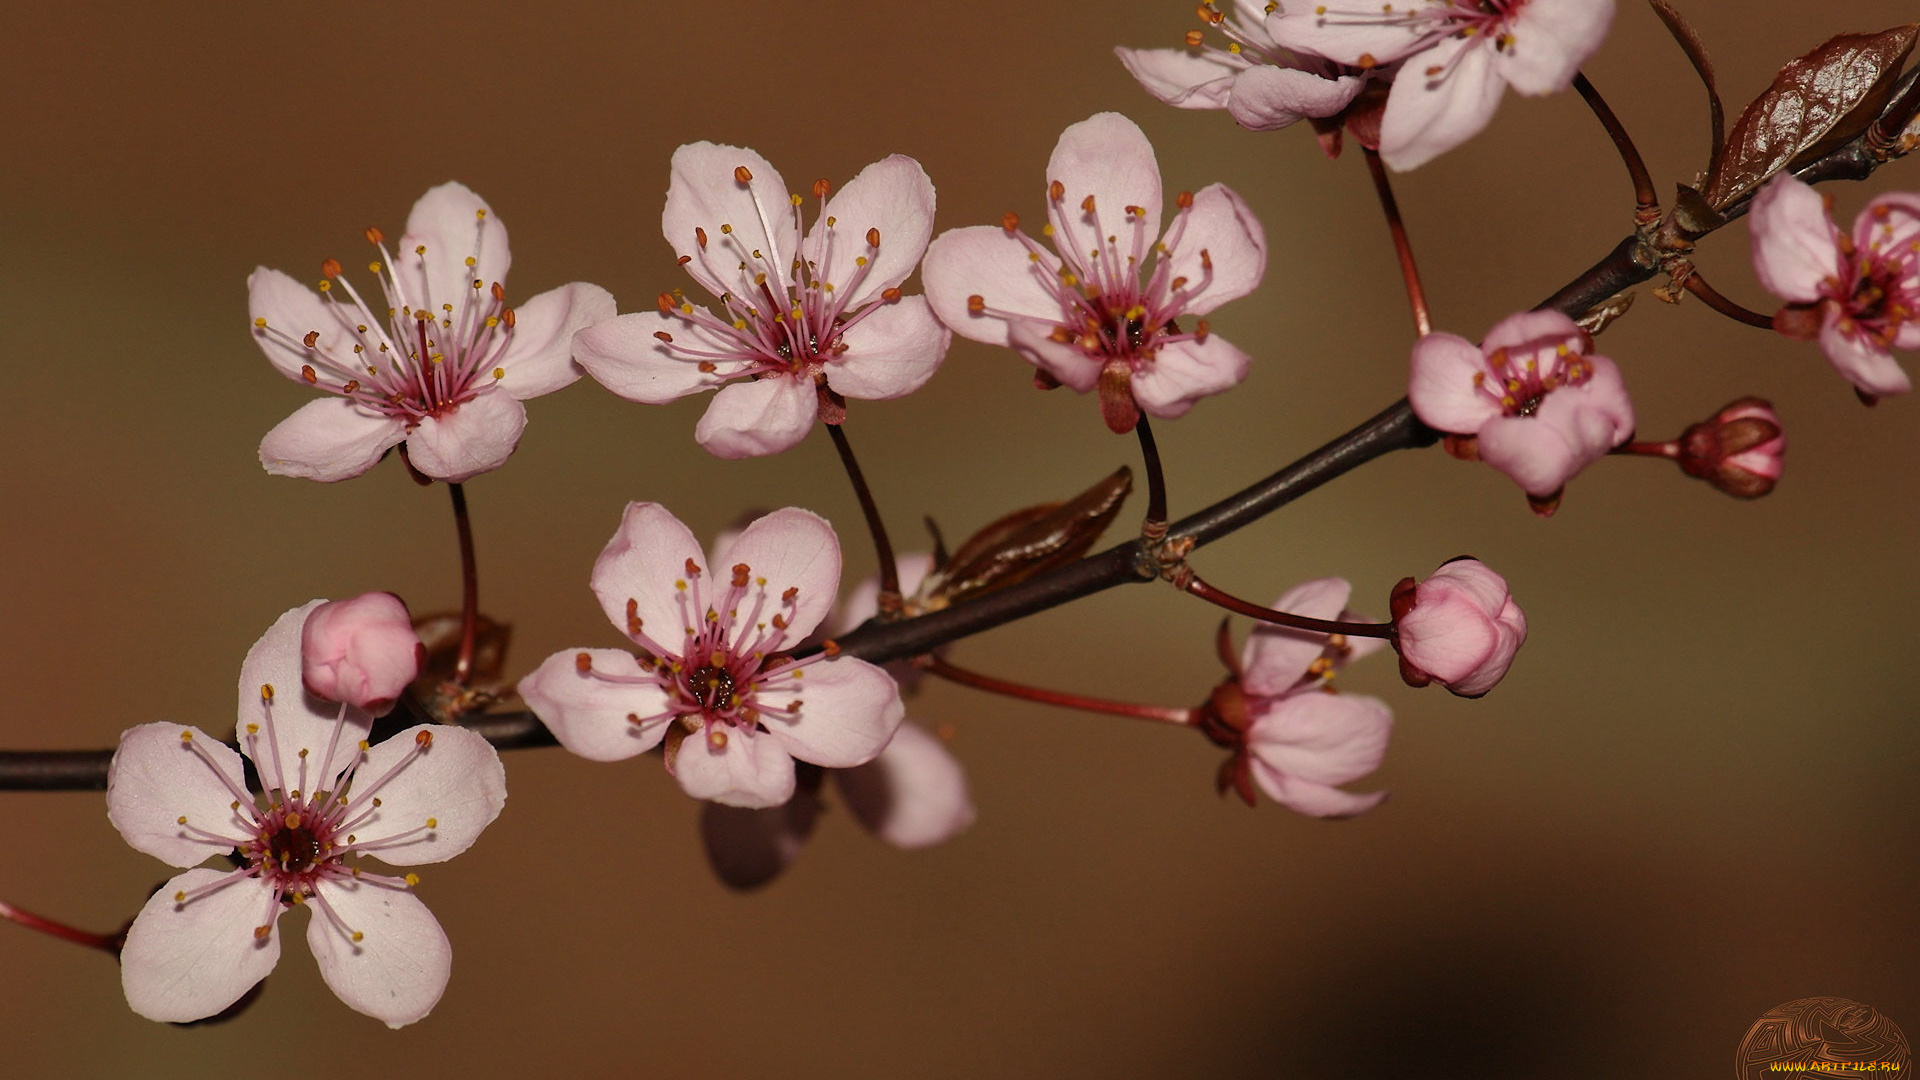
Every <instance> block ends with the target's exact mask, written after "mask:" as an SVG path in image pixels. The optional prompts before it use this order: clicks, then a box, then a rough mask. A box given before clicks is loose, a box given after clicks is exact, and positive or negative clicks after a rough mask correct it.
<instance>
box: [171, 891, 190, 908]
mask: <svg viewBox="0 0 1920 1080" xmlns="http://www.w3.org/2000/svg"><path fill="white" fill-rule="evenodd" d="M173 902H174V903H176V904H184V903H186V902H187V893H186V890H184V889H182V890H181V891H179V892H177V893H174V894H173Z"/></svg>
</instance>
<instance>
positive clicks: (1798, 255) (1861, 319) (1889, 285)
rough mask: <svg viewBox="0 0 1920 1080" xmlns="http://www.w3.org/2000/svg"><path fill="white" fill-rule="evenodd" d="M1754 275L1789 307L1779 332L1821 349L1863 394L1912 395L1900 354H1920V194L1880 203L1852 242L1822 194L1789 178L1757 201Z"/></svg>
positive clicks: (1860, 222)
mask: <svg viewBox="0 0 1920 1080" xmlns="http://www.w3.org/2000/svg"><path fill="white" fill-rule="evenodd" d="M1753 269H1754V273H1755V274H1757V275H1759V278H1760V283H1761V284H1762V285H1765V286H1766V287H1767V289H1768V290H1769V291H1771V292H1772V293H1773V294H1774V295H1776V296H1778V297H1780V298H1781V299H1783V300H1785V301H1787V304H1786V306H1785V307H1783V308H1781V309H1780V312H1779V313H1778V314H1777V315H1775V316H1774V317H1773V325H1774V328H1775V329H1777V330H1779V331H1780V332H1781V333H1783V334H1786V335H1787V336H1789V337H1796V338H1801V339H1804V340H1818V341H1819V342H1820V351H1821V352H1823V353H1825V354H1826V356H1827V360H1828V362H1829V363H1831V364H1832V365H1833V366H1834V369H1835V370H1836V371H1838V372H1840V374H1841V375H1843V376H1845V377H1846V379H1847V381H1848V382H1851V383H1852V384H1853V385H1854V386H1855V387H1857V388H1858V389H1859V391H1860V393H1862V394H1865V395H1868V396H1870V397H1879V396H1883V395H1887V394H1904V393H1906V392H1907V390H1908V389H1909V388H1911V387H1912V385H1913V384H1912V382H1911V381H1910V380H1909V379H1908V378H1907V373H1906V372H1905V371H1902V370H1901V369H1900V365H1899V364H1896V363H1895V362H1894V360H1893V354H1892V351H1891V350H1893V349H1895V348H1900V349H1920V195H1911V194H1906V193H1897V192H1896V193H1892V194H1887V195H1882V196H1880V197H1879V198H1877V199H1874V200H1873V201H1872V202H1870V203H1868V204H1867V208H1866V209H1865V210H1862V211H1861V212H1860V216H1859V217H1857V218H1854V219H1853V233H1852V235H1850V236H1849V235H1844V234H1842V233H1841V232H1840V230H1839V229H1837V228H1835V227H1834V225H1833V221H1832V219H1830V218H1829V217H1828V216H1827V207H1826V203H1825V201H1824V200H1822V199H1821V197H1820V195H1819V194H1818V193H1817V192H1815V191H1814V190H1813V189H1812V188H1811V187H1808V186H1807V185H1806V184H1804V183H1802V182H1800V181H1799V180H1796V179H1794V178H1793V177H1791V176H1788V175H1787V174H1785V173H1782V174H1780V175H1779V176H1777V177H1775V178H1774V179H1773V180H1771V181H1769V182H1768V183H1767V186H1766V187H1764V188H1762V189H1760V194H1759V195H1757V196H1755V197H1754V200H1753Z"/></svg>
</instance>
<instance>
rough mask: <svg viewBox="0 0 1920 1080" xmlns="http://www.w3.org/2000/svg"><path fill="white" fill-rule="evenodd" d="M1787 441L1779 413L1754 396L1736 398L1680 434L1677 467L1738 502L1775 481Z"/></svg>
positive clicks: (1754, 496)
mask: <svg viewBox="0 0 1920 1080" xmlns="http://www.w3.org/2000/svg"><path fill="white" fill-rule="evenodd" d="M1786 453H1787V437H1786V435H1785V434H1784V433H1783V431H1782V429H1781V426H1780V417H1779V414H1777V413H1775V412H1774V411H1773V406H1772V405H1771V404H1769V403H1767V402H1765V401H1763V400H1761V399H1760V398H1755V397H1748V398H1741V399H1740V400H1739V401H1736V402H1734V403H1733V404H1731V405H1728V406H1727V407H1726V408H1724V409H1721V410H1720V411H1719V412H1718V413H1715V414H1714V415H1713V416H1712V417H1711V418H1710V419H1707V420H1703V421H1701V422H1700V423H1698V424H1695V425H1693V426H1692V427H1690V428H1688V429H1687V430H1686V432H1685V433H1684V434H1682V435H1681V436H1680V456H1679V458H1678V461H1679V462H1680V468H1681V469H1683V470H1684V471H1685V472H1686V474H1687V475H1688V476H1697V477H1699V478H1700V479H1702V480H1705V481H1706V482H1707V483H1709V484H1712V485H1713V486H1714V487H1716V488H1718V489H1720V490H1721V491H1724V492H1726V493H1727V494H1729V495H1732V496H1734V497H1736V498H1741V499H1757V498H1759V497H1760V496H1762V495H1765V494H1766V493H1767V492H1769V491H1772V490H1773V485H1774V482H1775V481H1776V480H1778V479H1780V468H1781V465H1782V459H1783V458H1785V457H1786Z"/></svg>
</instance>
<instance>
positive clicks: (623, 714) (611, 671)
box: [519, 649, 672, 761]
mask: <svg viewBox="0 0 1920 1080" xmlns="http://www.w3.org/2000/svg"><path fill="white" fill-rule="evenodd" d="M581 653H585V654H587V656H588V657H589V659H590V662H591V663H592V665H593V671H596V672H599V673H601V674H603V675H611V676H613V677H614V678H615V679H619V680H631V681H620V682H613V681H609V680H607V679H600V678H595V677H594V676H593V675H592V674H591V673H589V672H584V671H581V670H580V664H579V656H580V654H581ZM519 689H520V696H521V697H522V698H524V699H525V700H526V703H527V707H528V708H529V709H532V710H533V715H535V716H537V717H539V718H540V722H541V723H543V724H545V725H547V730H548V731H551V732H553V737H554V738H556V739H558V740H560V745H561V746H564V747H566V748H567V749H568V750H571V751H572V752H574V753H576V754H579V755H580V756H581V757H583V758H586V759H587V760H589V761H620V760H623V759H625V758H630V757H633V756H634V755H636V754H640V753H644V752H646V751H648V750H651V749H653V748H654V747H656V746H658V745H660V739H661V738H662V736H664V735H665V734H666V730H667V725H668V723H670V722H671V721H672V717H671V716H667V715H664V714H665V713H666V708H667V703H668V702H667V694H666V691H664V690H662V689H660V687H659V685H658V684H657V683H655V682H654V681H653V680H652V679H651V678H650V677H648V676H647V675H646V673H645V672H644V671H642V670H641V668H640V663H639V661H637V660H635V659H634V658H633V654H632V653H628V652H622V651H621V650H619V649H567V650H565V651H562V652H557V653H554V654H553V655H552V656H549V657H547V659H546V661H545V662H543V663H542V664H541V665H540V666H539V667H538V668H536V669H534V671H533V673H532V674H530V675H528V676H526V677H525V678H523V679H521V680H520V687H519ZM630 716H636V717H639V718H640V719H641V720H642V721H643V723H638V724H636V723H634V722H633V721H631V720H629V719H627V718H628V717H630Z"/></svg>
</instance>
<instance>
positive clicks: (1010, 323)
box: [1006, 319, 1171, 394]
mask: <svg viewBox="0 0 1920 1080" xmlns="http://www.w3.org/2000/svg"><path fill="white" fill-rule="evenodd" d="M1006 326H1007V341H1006V344H1008V345H1010V346H1012V347H1013V349H1014V350H1015V351H1016V352H1018V353H1019V354H1020V355H1021V356H1022V357H1024V358H1026V361H1027V363H1029V364H1032V365H1033V366H1035V367H1037V368H1039V369H1040V370H1042V371H1044V372H1046V373H1047V374H1049V375H1051V376H1053V377H1054V378H1055V379H1057V380H1058V381H1059V382H1060V384H1061V385H1062V386H1066V387H1070V388H1071V389H1073V390H1074V391H1075V392H1077V393H1081V394H1084V393H1086V392H1087V391H1089V390H1091V389H1093V388H1094V385H1095V384H1097V383H1098V382H1099V381H1100V360H1099V358H1098V357H1093V356H1088V355H1087V354H1086V352H1085V351H1084V350H1082V349H1081V348H1080V346H1079V345H1078V344H1077V343H1076V342H1073V341H1055V340H1054V339H1053V331H1054V324H1053V323H1050V322H1042V321H1040V320H1039V319H1008V320H1006ZM1168 348H1171V346H1168ZM1162 351H1165V350H1164V349H1163V350H1162ZM1135 377H1136V378H1138V376H1135Z"/></svg>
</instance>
